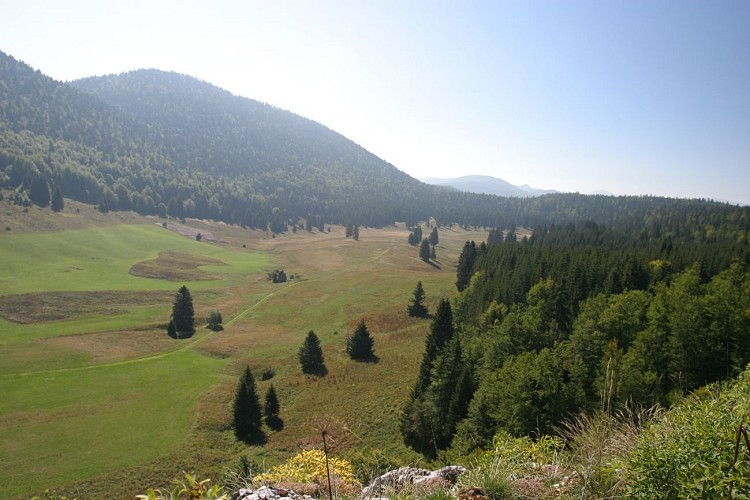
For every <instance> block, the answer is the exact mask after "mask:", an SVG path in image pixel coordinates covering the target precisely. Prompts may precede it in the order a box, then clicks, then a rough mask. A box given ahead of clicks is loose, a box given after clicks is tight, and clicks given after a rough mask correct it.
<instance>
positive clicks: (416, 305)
mask: <svg viewBox="0 0 750 500" xmlns="http://www.w3.org/2000/svg"><path fill="white" fill-rule="evenodd" d="M406 312H407V313H409V316H412V317H415V318H426V317H427V314H428V313H427V308H426V307H425V305H424V288H423V287H422V282H421V281H418V282H417V287H416V288H415V289H414V297H412V299H411V303H410V304H409V305H408V307H407V308H406Z"/></svg>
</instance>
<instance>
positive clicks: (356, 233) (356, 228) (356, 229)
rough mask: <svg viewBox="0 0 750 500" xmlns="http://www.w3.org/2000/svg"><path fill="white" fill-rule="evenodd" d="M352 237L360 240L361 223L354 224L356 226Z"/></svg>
mask: <svg viewBox="0 0 750 500" xmlns="http://www.w3.org/2000/svg"><path fill="white" fill-rule="evenodd" d="M352 238H354V240H355V241H359V224H355V225H354V228H353V229H352Z"/></svg>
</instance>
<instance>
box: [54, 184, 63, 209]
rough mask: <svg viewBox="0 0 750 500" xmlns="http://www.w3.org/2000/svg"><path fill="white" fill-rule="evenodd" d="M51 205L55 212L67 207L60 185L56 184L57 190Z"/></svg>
mask: <svg viewBox="0 0 750 500" xmlns="http://www.w3.org/2000/svg"><path fill="white" fill-rule="evenodd" d="M51 207H52V211H54V212H61V211H62V210H63V209H64V208H65V200H64V199H63V194H62V190H61V189H60V186H55V190H54V192H53V193H52V202H51Z"/></svg>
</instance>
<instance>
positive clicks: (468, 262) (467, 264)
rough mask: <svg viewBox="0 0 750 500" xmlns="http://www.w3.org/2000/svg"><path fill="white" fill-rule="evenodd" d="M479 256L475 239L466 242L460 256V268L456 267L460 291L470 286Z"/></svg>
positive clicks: (457, 283)
mask: <svg viewBox="0 0 750 500" xmlns="http://www.w3.org/2000/svg"><path fill="white" fill-rule="evenodd" d="M476 258H477V245H476V243H474V242H473V241H467V242H466V243H465V244H464V248H463V250H461V255H460V256H459V257H458V268H457V269H456V288H457V289H458V291H459V292H463V291H464V289H465V288H466V287H467V286H469V281H471V276H472V274H473V272H474V261H475V260H476Z"/></svg>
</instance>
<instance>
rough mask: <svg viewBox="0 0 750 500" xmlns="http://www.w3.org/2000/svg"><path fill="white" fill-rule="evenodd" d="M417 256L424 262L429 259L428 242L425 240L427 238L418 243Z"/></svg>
mask: <svg viewBox="0 0 750 500" xmlns="http://www.w3.org/2000/svg"><path fill="white" fill-rule="evenodd" d="M419 258H420V259H422V260H423V261H425V262H429V261H430V242H429V241H427V238H425V239H423V240H422V243H421V244H420V245H419Z"/></svg>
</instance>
